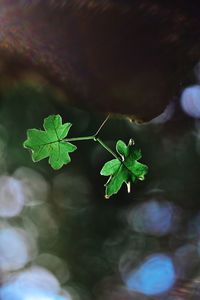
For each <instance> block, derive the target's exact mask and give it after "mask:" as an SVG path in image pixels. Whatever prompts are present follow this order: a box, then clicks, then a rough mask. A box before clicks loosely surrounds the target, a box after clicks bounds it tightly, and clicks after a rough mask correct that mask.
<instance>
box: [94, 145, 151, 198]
mask: <svg viewBox="0 0 200 300" xmlns="http://www.w3.org/2000/svg"><path fill="white" fill-rule="evenodd" d="M116 150H117V152H118V153H119V154H120V155H121V156H122V159H120V158H119V159H112V160H110V161H108V162H107V163H105V165H104V166H103V168H102V170H101V172H100V174H101V175H104V176H110V177H109V179H108V182H107V183H106V184H105V186H106V195H105V197H106V198H110V197H111V196H112V195H114V194H117V193H118V191H119V190H120V189H121V187H122V185H123V183H126V184H127V187H128V189H129V187H130V182H135V180H136V179H139V180H144V177H145V175H146V174H147V172H148V167H147V166H146V165H144V164H142V163H140V162H138V161H137V160H139V159H140V158H141V157H142V155H141V150H140V149H136V148H135V146H134V144H133V143H129V144H128V145H126V144H125V143H124V142H123V141H121V140H119V141H118V142H117V144H116Z"/></svg>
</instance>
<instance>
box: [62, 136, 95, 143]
mask: <svg viewBox="0 0 200 300" xmlns="http://www.w3.org/2000/svg"><path fill="white" fill-rule="evenodd" d="M94 138H95V136H94V135H89V136H80V137H75V138H68V139H64V140H63V141H65V142H76V141H86V140H94Z"/></svg>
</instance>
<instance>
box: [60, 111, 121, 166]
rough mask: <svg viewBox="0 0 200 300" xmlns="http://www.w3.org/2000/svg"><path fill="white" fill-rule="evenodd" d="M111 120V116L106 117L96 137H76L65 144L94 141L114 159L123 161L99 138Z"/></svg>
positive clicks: (66, 140)
mask: <svg viewBox="0 0 200 300" xmlns="http://www.w3.org/2000/svg"><path fill="white" fill-rule="evenodd" d="M109 118H110V114H109V115H108V116H107V117H106V119H105V120H104V121H103V123H102V124H101V125H100V127H99V129H98V130H97V132H96V133H95V134H94V135H89V136H81V137H75V138H68V139H64V140H63V141H65V142H76V141H86V140H93V141H95V142H97V143H99V144H100V145H101V146H102V147H103V148H104V149H106V150H107V151H108V152H109V153H110V154H111V155H112V156H113V157H115V158H116V159H118V160H120V161H121V158H120V157H119V156H118V155H117V154H116V153H115V152H114V151H113V150H112V149H111V148H110V147H108V146H107V145H106V144H105V143H104V142H103V141H102V140H101V139H99V138H98V135H99V133H100V131H101V130H102V128H103V127H104V125H105V124H106V122H107V121H108V119H109Z"/></svg>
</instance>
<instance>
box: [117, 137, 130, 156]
mask: <svg viewBox="0 0 200 300" xmlns="http://www.w3.org/2000/svg"><path fill="white" fill-rule="evenodd" d="M116 150H117V152H118V153H119V154H120V155H121V156H122V157H123V158H124V157H126V156H127V155H128V147H127V146H126V144H125V143H124V142H123V141H121V140H119V141H118V142H117V144H116Z"/></svg>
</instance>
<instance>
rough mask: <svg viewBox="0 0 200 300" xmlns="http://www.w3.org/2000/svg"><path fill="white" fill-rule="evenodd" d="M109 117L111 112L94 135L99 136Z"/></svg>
mask: <svg viewBox="0 0 200 300" xmlns="http://www.w3.org/2000/svg"><path fill="white" fill-rule="evenodd" d="M109 118H110V114H109V115H108V116H107V117H106V119H105V120H104V121H103V123H102V124H101V125H100V127H99V129H98V130H97V132H96V133H95V135H94V136H98V135H99V133H100V131H101V130H102V128H103V127H104V125H105V124H106V122H107V121H108V119H109Z"/></svg>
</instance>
